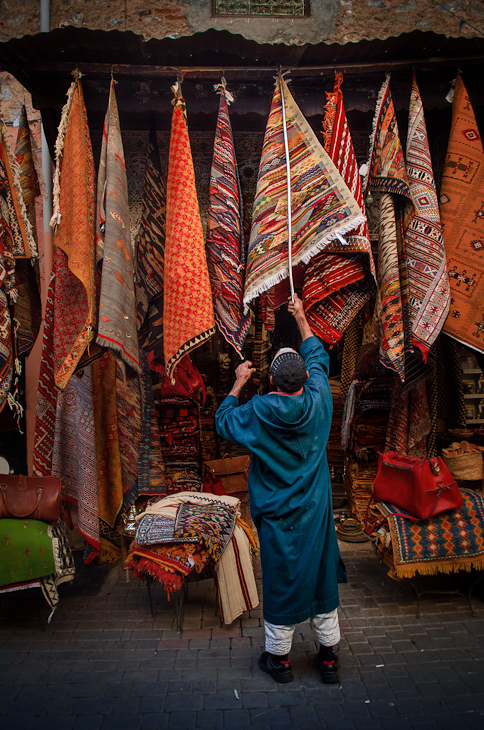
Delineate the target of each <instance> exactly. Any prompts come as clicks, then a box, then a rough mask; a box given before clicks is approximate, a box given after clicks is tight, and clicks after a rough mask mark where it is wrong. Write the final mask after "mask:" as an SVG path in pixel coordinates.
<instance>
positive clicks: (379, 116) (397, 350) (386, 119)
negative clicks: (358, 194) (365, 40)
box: [363, 74, 411, 380]
mask: <svg viewBox="0 0 484 730" xmlns="http://www.w3.org/2000/svg"><path fill="white" fill-rule="evenodd" d="M363 187H364V189H365V190H366V189H367V188H368V187H369V188H370V189H371V190H376V191H379V192H381V193H382V196H381V204H380V205H381V208H380V235H379V240H378V286H379V290H380V298H381V315H380V316H381V346H380V358H381V360H382V362H383V363H384V364H385V366H386V367H389V368H391V369H393V370H395V371H396V372H397V373H398V374H399V376H400V379H401V380H404V379H405V346H406V344H409V343H407V342H406V338H405V334H406V331H407V340H408V335H409V312H408V274H407V270H406V269H407V264H406V258H405V250H404V240H403V231H404V221H403V206H404V205H405V200H408V201H410V203H411V195H410V187H409V184H408V180H407V173H406V169H405V160H404V157H403V150H402V146H401V143H400V139H399V136H398V126H397V118H396V115H395V108H394V106H393V100H392V96H391V93H390V74H387V77H386V79H385V81H384V82H383V85H382V88H381V89H380V93H379V95H378V100H377V105H376V109H375V115H374V118H373V132H372V136H371V139H370V155H369V159H368V170H367V175H366V177H365V181H364V185H363ZM397 196H398V197H397ZM407 217H408V216H407ZM407 320H408V321H407Z"/></svg>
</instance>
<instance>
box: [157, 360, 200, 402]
mask: <svg viewBox="0 0 484 730" xmlns="http://www.w3.org/2000/svg"><path fill="white" fill-rule="evenodd" d="M173 380H174V382H172V380H171V378H169V377H168V375H166V371H165V373H164V374H163V378H162V381H161V383H160V384H159V385H158V386H155V389H156V388H159V391H160V397H161V398H169V397H170V396H182V397H184V398H192V399H193V400H194V399H195V398H196V395H197V393H198V391H199V390H200V389H201V390H202V394H203V403H205V384H204V382H203V378H202V376H201V375H200V373H199V371H198V369H197V368H196V367H195V365H194V364H193V363H192V361H191V360H190V357H189V355H185V356H184V357H182V359H181V360H180V362H179V363H178V365H177V366H176V368H175V370H174V372H173Z"/></svg>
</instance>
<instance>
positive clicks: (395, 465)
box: [372, 451, 464, 520]
mask: <svg viewBox="0 0 484 730" xmlns="http://www.w3.org/2000/svg"><path fill="white" fill-rule="evenodd" d="M372 501H373V502H389V503H390V504H393V505H395V507H400V509H404V510H405V511H406V512H410V514H411V515H413V518H412V517H409V519H415V520H428V519H429V517H434V515H438V514H439V513H440V512H445V511H446V510H449V509H458V508H459V507H462V505H463V504H464V500H463V498H462V494H461V493H460V491H459V487H458V486H457V483H456V481H455V479H454V477H453V476H452V474H451V473H450V471H449V470H448V468H447V467H446V465H445V464H444V462H443V461H442V459H441V457H440V456H438V457H435V456H434V457H432V458H431V459H417V458H415V457H413V456H408V455H407V454H398V453H396V452H394V451H387V452H385V453H384V454H380V455H379V457H378V471H377V474H376V479H375V482H374V484H373V496H372ZM401 516H402V517H407V515H401Z"/></svg>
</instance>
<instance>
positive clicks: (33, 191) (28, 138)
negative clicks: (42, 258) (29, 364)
mask: <svg viewBox="0 0 484 730" xmlns="http://www.w3.org/2000/svg"><path fill="white" fill-rule="evenodd" d="M35 152H36V148H35V143H34V141H33V138H32V134H31V132H30V127H29V123H28V120H27V112H26V110H25V106H22V108H21V110H20V117H19V127H18V134H17V142H16V145H15V158H16V160H17V163H18V166H19V169H20V187H21V189H22V197H23V201H24V205H25V210H26V214H27V219H28V221H29V223H30V226H31V230H32V236H33V239H34V241H35V244H36V245H37V226H36V216H35V197H36V196H37V195H40V187H41V186H42V188H43V190H44V192H46V191H45V183H44V182H43V178H42V173H41V172H40V170H38V164H39V161H38V160H36V156H35ZM39 176H40V179H39ZM15 274H16V277H17V289H18V298H17V301H16V302H15V318H16V319H17V321H18V326H17V342H18V353H19V355H28V354H29V352H30V350H31V349H32V347H33V346H34V342H35V340H36V338H37V335H38V334H39V329H40V322H41V314H42V304H41V301H40V283H39V282H40V274H39V261H38V258H35V259H30V260H29V259H23V258H22V259H17V261H16V264H15Z"/></svg>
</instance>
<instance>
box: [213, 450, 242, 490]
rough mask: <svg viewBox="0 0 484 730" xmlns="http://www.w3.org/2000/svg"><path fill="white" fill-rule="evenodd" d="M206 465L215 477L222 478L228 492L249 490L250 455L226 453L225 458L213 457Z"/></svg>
mask: <svg viewBox="0 0 484 730" xmlns="http://www.w3.org/2000/svg"><path fill="white" fill-rule="evenodd" d="M205 465H206V467H207V469H208V471H209V472H210V473H211V474H213V475H214V477H216V478H217V479H220V481H221V482H222V484H223V485H224V489H225V491H226V492H227V494H235V493H237V492H247V491H248V489H249V488H248V486H247V481H248V478H249V467H250V456H230V454H225V455H224V457H223V459H212V460H210V461H206V462H205Z"/></svg>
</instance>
